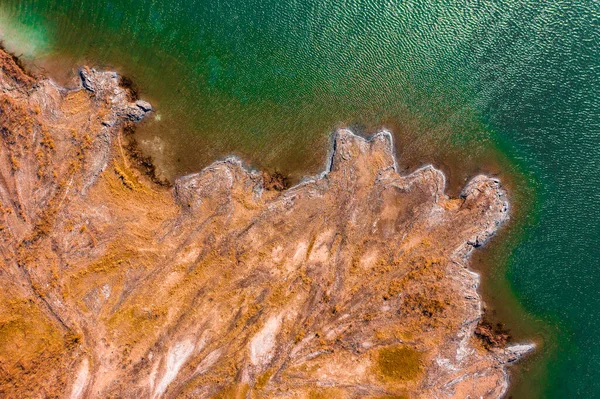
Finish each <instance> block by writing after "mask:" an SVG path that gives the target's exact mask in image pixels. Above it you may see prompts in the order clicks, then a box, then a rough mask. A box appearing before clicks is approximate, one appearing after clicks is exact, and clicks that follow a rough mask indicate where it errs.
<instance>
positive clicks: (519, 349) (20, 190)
mask: <svg viewBox="0 0 600 399" xmlns="http://www.w3.org/2000/svg"><path fill="white" fill-rule="evenodd" d="M2 60H3V61H2V62H5V63H7V62H11V59H10V58H4V59H2ZM15 68H16V69H15ZM15 70H17V71H20V69H19V68H18V67H16V66H13V65H9V66H7V67H4V68H2V70H1V72H0V83H1V84H0V87H2V88H3V89H2V92H1V93H0V107H1V108H0V109H1V112H0V129H1V131H2V146H1V147H0V201H1V203H0V216H1V218H0V223H1V225H0V235H1V240H0V250H1V251H2V264H1V268H0V270H1V273H0V288H1V290H0V348H1V349H2V350H0V395H1V396H3V397H19V398H24V397H43V396H48V397H52V396H60V397H66V396H69V395H70V396H71V397H74V398H75V397H124V398H157V397H198V398H204V397H282V398H284V397H285V398H308V397H335V398H351V397H373V398H376V397H379V398H381V397H386V396H387V397H391V396H409V397H417V398H429V397H437V398H441V397H456V398H464V397H486V398H488V397H490V398H492V397H500V396H501V395H502V394H503V393H504V392H505V390H506V387H507V381H508V380H507V372H506V368H505V365H506V363H507V362H511V361H514V360H516V359H517V358H519V357H520V356H522V355H523V354H524V353H526V352H528V351H529V350H531V347H530V346H527V345H521V346H512V347H508V348H504V347H502V346H501V345H500V346H494V345H488V346H487V347H484V345H483V344H482V342H481V341H480V340H479V339H478V338H476V337H475V334H474V332H475V329H476V327H477V323H478V320H479V319H480V318H481V314H482V311H481V301H480V299H479V297H478V295H477V292H476V287H477V284H478V281H479V278H478V276H477V275H476V274H474V273H472V272H470V271H469V270H467V269H466V266H467V264H468V259H469V254H470V253H471V251H472V250H473V248H474V247H476V246H480V245H482V244H483V243H484V242H486V241H487V240H488V239H489V238H490V237H491V236H492V235H493V234H494V232H495V231H496V229H497V228H498V226H499V225H500V224H501V223H502V222H503V221H504V220H506V218H507V217H508V204H507V202H506V195H505V193H504V190H503V189H502V186H501V184H500V182H499V181H497V180H495V179H491V178H488V177H486V176H477V177H475V178H474V179H473V180H471V181H470V182H469V183H468V184H467V186H466V187H465V189H464V190H463V193H462V195H461V198H449V197H448V196H447V195H446V194H445V193H444V189H445V178H444V175H443V174H442V173H441V172H440V171H439V170H437V169H435V168H434V167H432V166H426V167H423V168H421V169H419V170H417V171H415V172H413V173H412V174H410V175H407V176H402V175H400V174H399V173H398V172H397V170H396V166H395V165H396V162H395V159H394V155H393V150H394V149H393V143H392V136H391V135H390V134H389V133H387V132H382V133H379V134H377V135H375V136H374V137H372V138H371V139H369V140H365V139H363V138H361V137H358V136H356V135H354V134H353V133H352V132H350V131H348V130H339V131H338V132H337V133H336V134H335V137H334V142H335V145H334V148H333V150H332V154H331V160H330V169H329V170H328V171H326V172H325V173H323V174H322V175H320V176H318V177H315V178H313V179H308V180H305V181H303V182H302V183H301V184H299V185H296V186H294V187H291V188H287V189H285V188H286V187H285V185H284V184H283V183H281V184H279V182H278V181H277V182H276V183H277V184H275V183H273V181H272V179H271V180H269V181H268V182H265V180H264V179H265V177H264V176H267V175H263V174H261V173H258V172H254V171H249V170H247V169H245V168H244V166H243V165H242V163H241V161H239V160H238V159H236V158H228V159H225V160H222V161H217V162H214V163H213V164H212V165H210V166H208V167H207V168H205V169H204V170H202V171H201V172H199V173H196V174H192V175H188V176H184V177H181V178H179V179H178V180H177V181H176V182H175V184H174V186H173V187H172V188H169V187H164V186H159V185H157V184H154V183H152V182H151V181H150V180H149V179H147V178H146V176H144V175H143V174H142V173H139V171H137V170H136V169H135V168H132V167H131V166H130V164H131V163H130V159H129V158H127V156H126V155H125V154H126V153H125V151H122V139H123V137H122V127H123V124H124V123H125V122H126V121H131V120H134V121H137V120H140V119H141V118H143V116H144V115H145V114H146V113H147V112H150V111H151V110H152V107H151V105H150V104H147V103H145V102H143V101H137V102H135V103H131V102H130V101H129V98H131V96H128V93H127V92H126V89H124V88H122V87H121V86H119V78H118V75H117V74H115V73H112V72H99V71H95V70H91V69H87V68H83V69H82V70H81V80H82V88H81V89H79V90H74V91H68V90H65V89H62V88H59V87H56V85H54V84H53V83H52V82H50V81H48V80H39V81H37V82H36V84H35V85H33V86H31V85H30V86H23V85H22V84H20V83H19V82H21V81H23V78H22V77H20V78H19V79H15V78H14V76H12V75H11V74H12V73H14V72H12V71H15ZM21 73H22V71H21ZM19 76H20V75H19ZM7 88H9V89H7ZM265 184H266V186H267V188H271V186H272V187H273V188H274V189H272V190H269V189H265ZM503 344H504V343H503Z"/></svg>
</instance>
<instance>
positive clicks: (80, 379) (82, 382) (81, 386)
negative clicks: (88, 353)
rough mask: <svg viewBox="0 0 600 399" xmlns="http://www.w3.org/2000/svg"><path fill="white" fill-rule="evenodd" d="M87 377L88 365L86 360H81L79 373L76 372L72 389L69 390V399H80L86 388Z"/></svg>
mask: <svg viewBox="0 0 600 399" xmlns="http://www.w3.org/2000/svg"><path fill="white" fill-rule="evenodd" d="M89 375H90V363H89V361H88V360H87V359H83V361H82V362H81V366H79V371H78V372H77V378H76V379H75V383H74V384H73V389H72V390H71V399H78V398H80V397H81V395H82V394H83V391H84V390H85V387H86V386H87V383H88V378H89Z"/></svg>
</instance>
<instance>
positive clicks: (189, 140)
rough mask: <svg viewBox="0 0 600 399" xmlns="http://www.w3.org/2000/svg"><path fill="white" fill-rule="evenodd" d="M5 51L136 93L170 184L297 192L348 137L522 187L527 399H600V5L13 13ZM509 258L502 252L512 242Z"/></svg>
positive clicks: (85, 2) (59, 5)
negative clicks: (192, 180) (367, 137)
mask: <svg viewBox="0 0 600 399" xmlns="http://www.w3.org/2000/svg"><path fill="white" fill-rule="evenodd" d="M0 36H1V37H2V39H3V40H4V42H5V44H6V45H7V46H8V47H9V48H10V49H13V50H14V51H15V52H17V53H19V54H21V55H22V56H23V57H24V58H25V59H26V60H28V61H29V63H30V65H31V67H32V68H34V69H37V70H47V72H48V73H49V74H50V75H52V76H56V79H61V78H62V79H66V78H67V77H68V76H60V72H59V71H69V70H72V68H74V67H75V66H76V65H79V64H80V63H82V62H87V63H90V64H93V65H98V66H103V67H114V68H117V69H119V71H121V72H123V73H125V74H126V75H128V76H130V77H131V78H133V80H134V81H135V82H136V83H137V84H138V86H139V88H140V92H141V96H142V97H143V98H147V99H149V100H151V101H152V102H153V103H154V104H155V105H156V106H157V113H156V118H155V119H154V120H152V121H149V122H147V123H145V124H144V125H143V126H142V127H141V128H140V129H139V131H138V133H137V137H138V140H139V142H140V145H141V147H142V148H143V149H144V150H145V151H147V152H148V153H149V154H151V155H153V157H154V158H155V159H156V162H157V164H158V165H159V167H160V170H161V171H162V173H164V175H165V176H171V177H172V176H176V175H179V174H182V173H188V172H191V171H196V170H198V169H200V168H201V167H202V166H205V165H206V164H207V163H208V162H210V161H212V160H214V159H215V158H218V157H221V156H224V155H226V154H231V153H235V154H238V155H240V156H242V157H243V158H244V159H245V160H246V161H247V162H248V163H250V164H252V165H255V166H258V167H265V168H270V169H277V170H279V171H282V172H283V173H286V174H290V175H291V176H292V177H296V178H297V177H299V176H302V175H305V174H307V173H314V172H317V171H319V170H321V169H322V168H323V163H324V157H325V154H326V152H327V148H328V147H327V144H328V137H329V133H330V132H331V131H332V129H333V128H335V127H336V126H340V125H350V126H352V127H354V128H355V129H356V130H359V131H361V132H370V131H372V130H373V129H376V128H377V127H379V126H386V127H389V128H391V129H392V130H393V131H394V133H395V136H396V139H397V146H398V153H399V157H400V163H401V165H403V167H405V168H407V169H410V168H414V167H415V166H417V165H418V164H419V163H420V162H424V161H427V162H433V163H435V164H437V165H440V166H441V167H443V168H444V170H446V171H447V172H448V173H450V178H451V182H453V183H452V184H453V185H456V186H458V185H460V184H462V183H463V182H464V179H465V178H466V177H467V176H469V175H471V174H473V173H475V172H476V171H478V170H479V165H483V170H487V171H492V172H495V173H498V174H499V175H500V177H501V178H502V179H503V180H505V181H507V182H509V187H511V188H512V197H513V202H515V218H516V219H517V220H515V222H514V223H513V224H512V226H511V227H510V229H509V230H507V231H505V232H504V233H503V234H502V236H501V238H502V242H501V243H500V242H497V243H496V244H495V245H493V246H492V247H490V249H489V250H488V253H487V254H486V259H487V261H486V262H485V263H487V266H486V267H487V268H488V272H487V277H486V279H485V281H484V286H483V289H484V290H487V291H486V293H485V296H486V299H488V300H489V301H490V303H491V304H492V307H493V308H494V309H496V314H497V317H499V318H503V319H506V320H507V324H508V326H509V327H512V328H513V329H514V331H515V334H516V335H517V336H519V337H524V338H528V339H533V340H535V341H536V342H538V343H539V344H540V349H539V350H538V354H537V355H536V356H534V357H533V358H531V359H530V360H528V361H527V362H525V363H524V364H523V365H522V366H521V367H520V368H519V369H518V370H517V371H516V372H515V373H514V375H515V383H516V386H515V389H514V392H513V395H514V397H523V398H527V397H557V398H570V397H596V396H597V397H600V343H598V342H597V340H596V337H598V336H600V261H599V259H600V247H599V244H600V242H599V241H600V190H599V189H598V188H597V187H598V183H600V174H599V172H598V167H599V166H600V87H599V86H600V3H599V2H598V1H595V0H594V1H592V0H588V1H579V2H575V1H528V2H517V1H478V0H464V1H456V2H450V1H400V0H393V1H368V0H365V1H362V0H361V1H359V0H355V1H326V0H321V1H313V0H303V1H286V0H278V1H268V0H264V1H256V0H231V1H215V0H213V1H201V0H175V1H167V0H163V1H157V0H152V1H143V2H142V1H133V0H131V1H128V0H121V1H112V2H108V1H97V0H96V1H93V0H79V1H66V0H62V1H58V0H56V1H52V0H37V1H36V0H30V1H15V0H2V1H1V2H0ZM497 241H499V240H497Z"/></svg>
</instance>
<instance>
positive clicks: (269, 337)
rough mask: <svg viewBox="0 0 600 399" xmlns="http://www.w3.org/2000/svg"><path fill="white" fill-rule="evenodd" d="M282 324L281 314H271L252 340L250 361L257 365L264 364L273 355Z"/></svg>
mask: <svg viewBox="0 0 600 399" xmlns="http://www.w3.org/2000/svg"><path fill="white" fill-rule="evenodd" d="M280 324H281V317H280V316H271V318H269V320H267V322H266V323H265V325H264V327H263V328H262V330H260V331H259V332H258V334H256V335H255V336H254V337H253V338H252V340H251V341H250V361H251V362H252V364H254V365H255V366H264V365H266V364H267V363H269V361H270V360H271V358H272V357H273V348H274V347H275V338H276V336H277V331H278V330H279V326H280Z"/></svg>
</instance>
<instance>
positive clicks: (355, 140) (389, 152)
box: [78, 71, 532, 396]
mask: <svg viewBox="0 0 600 399" xmlns="http://www.w3.org/2000/svg"><path fill="white" fill-rule="evenodd" d="M91 72H92V73H93V74H96V73H97V72H95V71H91ZM106 74H107V75H102V76H113V74H110V73H106ZM90 76H93V77H94V78H95V77H96V75H90ZM98 76H100V75H98ZM102 76H100V77H99V78H98V79H100V80H99V82H101V81H102V79H104V78H103V77H102ZM82 77H83V79H84V81H85V75H82ZM83 86H86V85H85V83H84V84H83ZM93 87H97V86H93ZM86 88H87V87H86ZM97 89H99V90H98V93H99V94H98V93H97V94H95V95H101V96H103V95H104V94H102V91H103V90H104V89H103V88H102V87H97ZM110 90H112V89H110ZM115 93H116V92H115ZM115 95H117V94H115ZM118 101H121V100H118ZM127 107H131V106H130V105H123V104H119V105H118V106H117V109H123V110H127V111H117V113H120V112H133V111H131V110H132V109H133V110H135V108H127ZM144 111H145V110H144ZM136 112H137V111H136ZM145 113H146V112H144V115H145ZM127 115H128V114H127ZM142 116H143V115H142ZM110 118H112V117H110ZM110 118H109V119H106V122H105V121H104V120H103V121H102V124H103V125H104V126H105V127H106V128H107V129H113V126H114V127H116V128H119V129H120V127H119V126H120V125H118V124H116V125H115V124H114V123H112V124H111V122H112V119H110ZM135 118H137V116H135ZM140 119H141V118H140ZM105 123H106V125H105ZM102 129H104V128H102ZM332 142H333V143H334V144H333V146H332V148H331V150H330V155H329V156H328V162H327V163H328V165H329V166H328V167H327V169H326V170H325V171H324V172H322V173H321V174H319V175H317V176H314V177H312V178H308V180H304V181H302V182H301V183H299V184H297V185H295V186H293V187H291V188H289V189H287V190H285V191H283V192H282V193H281V196H280V197H277V198H280V199H278V200H277V201H280V202H277V201H276V202H274V203H273V205H272V206H275V207H280V206H284V205H283V204H285V203H287V202H289V201H292V202H293V201H295V199H294V198H295V195H296V194H298V193H299V192H300V193H301V192H302V190H303V189H308V190H309V191H310V190H312V189H314V190H323V189H324V188H319V186H322V185H323V184H325V182H324V181H326V180H327V181H328V180H329V178H330V175H331V173H332V171H333V168H334V166H336V167H340V166H339V165H346V163H345V162H346V160H345V159H344V158H343V155H340V151H341V152H342V153H343V152H345V151H350V152H349V153H348V154H351V153H352V151H354V146H355V145H356V146H358V147H357V148H363V147H365V148H369V150H368V151H375V152H373V154H374V155H373V156H377V157H381V156H383V157H384V158H386V157H387V158H391V161H392V163H391V164H388V165H387V166H386V167H385V168H383V169H381V170H380V171H379V172H378V173H384V175H385V173H388V172H386V170H387V169H391V172H389V173H391V174H392V175H393V174H396V175H398V176H399V179H400V180H401V181H406V182H411V181H412V179H416V177H418V176H428V175H431V176H434V177H433V178H434V179H439V180H441V181H438V180H436V181H435V183H434V186H435V192H432V195H433V196H434V198H442V199H443V201H449V200H450V199H449V198H448V197H447V196H446V194H445V190H446V177H445V175H444V174H443V173H442V172H441V171H439V170H438V169H435V168H434V167H433V166H431V165H424V166H422V167H420V168H419V169H417V170H416V171H413V172H412V173H410V174H409V175H400V172H399V171H398V166H397V159H396V152H395V151H394V144H393V135H392V134H391V133H390V132H389V131H382V132H380V133H378V134H375V135H374V136H372V137H370V138H369V139H364V138H362V137H360V136H357V135H355V134H354V133H352V132H350V131H349V130H339V131H338V132H337V133H336V135H335V137H333V138H332ZM380 142H381V143H382V144H380ZM340 143H344V144H343V146H342V147H338V145H340ZM363 143H364V144H363ZM379 145H382V146H383V147H382V148H383V150H381V151H382V152H381V154H383V155H377V154H379V153H378V152H377V151H380V150H379V149H377V148H378V147H377V146H379ZM112 146H113V147H112V148H114V144H113V145H112ZM371 148H375V149H371ZM109 150H110V148H109ZM111 151H112V150H111ZM360 151H363V150H362V149H361V150H360ZM365 151H366V150H365ZM369 154H370V152H369ZM336 156H337V157H338V158H336ZM348 156H351V155H348ZM369 156H371V155H369ZM110 157H112V158H114V154H113V156H110ZM339 157H342V158H339ZM357 159H361V158H357ZM376 159H377V160H378V162H382V161H381V160H380V159H379V158H373V160H376ZM335 161H337V162H338V164H336V163H335ZM111 162H112V161H111V160H110V159H109V160H107V161H106V163H105V166H102V163H101V164H100V171H101V172H100V173H103V171H104V170H105V169H106V167H107V166H106V165H109V164H110V163H111ZM385 162H387V161H385ZM385 162H384V164H385ZM232 164H236V165H237V168H239V169H240V171H239V173H241V176H242V177H238V179H242V180H244V179H246V180H247V179H249V181H254V180H256V179H259V176H258V173H257V172H256V171H253V170H248V169H245V167H244V166H243V162H242V161H241V160H240V159H239V158H232V157H229V158H226V159H225V160H221V161H215V162H213V163H212V164H211V165H209V166H208V167H206V168H204V169H202V171H200V172H197V173H194V174H191V175H186V176H183V177H180V178H178V179H177V181H176V182H175V189H174V190H175V193H177V192H178V190H180V191H181V190H183V191H181V192H182V193H185V195H184V197H182V198H187V197H186V196H189V195H191V196H192V197H190V198H192V200H193V198H194V196H195V195H197V194H193V193H191V192H190V191H189V185H188V183H191V184H196V185H198V184H200V183H199V180H198V179H200V178H201V177H202V176H205V175H209V176H210V174H211V173H213V172H214V173H216V171H217V170H219V169H220V168H221V167H223V168H224V169H227V170H228V172H227V173H233V174H234V175H235V174H236V173H238V172H237V171H236V170H235V169H236V166H235V165H232ZM343 167H344V168H349V169H347V170H348V171H349V172H352V173H354V172H353V171H354V169H352V168H353V166H352V165H350V164H349V165H347V166H343ZM361 167H362V166H361ZM371 167H373V168H376V166H375V165H369V164H366V166H364V168H366V169H365V172H362V171H361V172H360V173H371V172H370V171H369V168H371ZM232 168H233V169H232ZM386 168H387V169H386ZM211 170H212V172H211ZM344 170H346V169H344ZM361 170H362V169H361ZM115 171H116V172H117V175H118V176H119V179H120V180H121V181H122V182H123V185H125V186H126V188H129V187H128V186H132V187H133V186H136V185H137V184H138V183H136V182H135V181H130V180H131V179H132V178H131V177H130V176H129V175H128V174H127V172H123V171H121V172H119V170H118V169H117V167H115ZM218 173H221V172H218ZM336 173H339V172H338V171H337V170H336ZM356 173H359V172H358V171H356ZM334 175H336V174H334ZM334 175H331V176H333V177H335V176H334ZM98 176H99V175H95V177H94V179H93V180H92V184H96V183H95V181H96V179H97V178H99V177H98ZM386 176H387V175H386ZM386 178H389V177H386ZM479 182H482V184H489V185H491V186H490V187H492V186H493V187H496V186H497V187H500V183H499V181H498V180H497V179H490V178H487V177H485V176H477V177H475V178H473V179H471V180H470V181H469V182H468V183H467V185H466V187H465V189H464V190H465V191H464V196H465V198H467V197H469V196H470V195H471V193H470V192H467V188H471V187H472V186H474V185H477V184H478V183H479ZM236 184H237V183H236ZM261 184H262V183H260V182H259V183H258V184H257V185H255V186H254V188H253V191H252V192H253V194H252V201H256V200H255V199H254V197H253V196H254V195H258V196H259V197H260V196H262V192H260V191H261V190H263V189H264V186H262V185H261ZM344 184H346V183H344ZM397 184H400V183H397ZM402 184H408V183H402ZM410 184H416V183H412V182H411V183H410ZM440 185H441V187H440ZM312 186H315V187H314V188H313V187H312ZM85 187H87V186H84V188H85ZM256 187H258V191H256V192H255V191H254V190H255V189H256ZM407 187H410V186H407ZM486 187H487V186H486ZM207 189H209V190H213V188H207ZM498 190H500V191H498V193H502V191H501V189H500V188H498ZM502 195H503V196H504V195H505V194H502ZM178 196H179V195H178ZM436 201H437V200H436ZM501 203H502V206H503V207H504V210H502V211H501V215H503V216H502V218H501V219H500V220H497V221H496V222H497V223H496V224H495V225H493V226H492V225H490V226H489V227H487V228H486V229H483V230H482V231H481V232H480V233H479V234H477V235H475V236H474V238H473V237H472V238H471V239H470V240H469V241H467V242H466V243H465V244H464V245H463V246H461V247H459V248H457V249H456V251H455V253H454V254H452V255H451V256H450V258H449V259H450V261H452V262H455V263H456V264H457V265H458V266H460V267H459V268H458V269H457V272H458V273H459V275H460V274H461V270H464V273H466V277H465V276H463V280H462V287H463V289H464V291H466V292H469V293H470V294H469V296H471V297H472V299H469V300H471V301H473V302H474V304H475V305H476V306H475V308H476V311H475V313H474V314H473V316H475V317H472V318H470V319H469V320H470V322H469V323H467V324H466V325H463V327H462V329H461V332H460V333H459V336H462V337H464V339H463V340H461V341H460V345H459V347H458V348H459V349H460V350H461V351H465V350H466V349H465V348H467V347H466V346H465V345H467V343H468V341H467V340H469V339H470V338H471V337H472V335H473V331H474V329H475V327H476V322H477V321H478V320H479V318H480V317H481V312H482V300H481V298H480V297H479V294H478V292H477V285H478V283H479V280H480V277H479V275H478V274H477V273H475V272H473V271H471V270H470V269H468V268H467V267H466V264H469V262H470V255H471V252H472V249H473V248H474V247H479V246H481V245H483V244H484V243H485V242H487V241H488V240H489V239H490V238H491V236H493V234H494V233H495V231H496V229H497V228H498V226H499V225H500V224H501V223H502V222H504V221H505V220H506V218H507V215H508V203H507V201H506V198H504V200H503V201H501ZM187 206H188V207H189V208H191V209H192V210H193V209H194V207H196V206H204V205H202V202H201V203H198V204H195V203H191V204H190V202H188V205H187ZM253 206H254V205H253ZM309 252H310V251H309ZM307 256H308V255H307ZM525 349H527V351H530V350H531V349H532V347H527V348H525V347H524V346H520V345H515V346H513V347H508V348H505V349H504V351H503V352H502V351H498V352H496V353H495V356H498V358H497V360H498V361H500V359H501V358H502V359H506V360H503V361H500V363H502V362H504V363H509V362H511V361H512V360H511V359H512V358H514V357H518V356H517V354H519V353H520V354H522V353H523V352H524V351H525ZM169 353H170V352H169ZM457 354H458V353H457ZM442 360H445V359H442ZM513 360H514V359H513ZM504 363H502V364H504ZM86 364H87V363H86ZM500 367H501V368H502V371H503V373H504V380H503V381H504V385H505V386H503V387H502V389H501V392H500V396H501V395H503V394H504V393H505V391H506V387H507V386H508V375H507V372H506V366H500ZM87 368H88V366H86V369H87ZM78 381H79V378H78ZM456 383H459V381H457V382H456ZM78 385H79V384H78ZM167 385H168V384H167ZM78 389H79V388H78ZM81 389H85V386H84V387H83V388H81ZM81 392H83V390H81Z"/></svg>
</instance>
